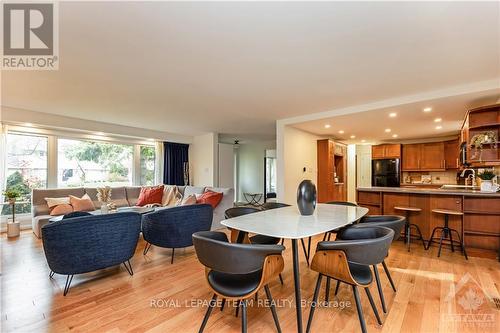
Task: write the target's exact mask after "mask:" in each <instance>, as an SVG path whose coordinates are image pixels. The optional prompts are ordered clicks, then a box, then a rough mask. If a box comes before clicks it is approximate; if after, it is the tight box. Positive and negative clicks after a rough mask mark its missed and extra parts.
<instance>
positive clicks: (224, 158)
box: [218, 143, 235, 188]
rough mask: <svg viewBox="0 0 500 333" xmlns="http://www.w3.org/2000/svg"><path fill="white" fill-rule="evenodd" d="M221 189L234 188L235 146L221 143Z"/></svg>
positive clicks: (219, 146)
mask: <svg viewBox="0 0 500 333" xmlns="http://www.w3.org/2000/svg"><path fill="white" fill-rule="evenodd" d="M218 148H219V156H218V158H219V170H218V172H219V187H225V188H234V178H235V176H234V171H235V170H234V169H235V167H234V145H233V144H229V143H219V145H218Z"/></svg>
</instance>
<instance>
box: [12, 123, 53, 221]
mask: <svg viewBox="0 0 500 333" xmlns="http://www.w3.org/2000/svg"><path fill="white" fill-rule="evenodd" d="M6 177H7V179H6V188H8V189H11V190H12V189H13V190H16V191H17V192H19V193H20V195H21V196H20V198H18V199H17V202H16V213H18V214H22V213H30V212H31V190H32V189H33V188H41V187H46V186H47V137H44V136H34V135H22V134H13V133H10V134H8V135H7V175H6ZM10 214H12V211H11V206H10V205H3V208H2V215H10Z"/></svg>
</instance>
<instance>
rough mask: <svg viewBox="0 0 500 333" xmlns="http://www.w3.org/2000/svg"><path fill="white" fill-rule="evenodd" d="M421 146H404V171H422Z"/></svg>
mask: <svg viewBox="0 0 500 333" xmlns="http://www.w3.org/2000/svg"><path fill="white" fill-rule="evenodd" d="M421 149H422V145H421V144H411V145H403V162H402V170H403V171H418V170H420V155H421Z"/></svg>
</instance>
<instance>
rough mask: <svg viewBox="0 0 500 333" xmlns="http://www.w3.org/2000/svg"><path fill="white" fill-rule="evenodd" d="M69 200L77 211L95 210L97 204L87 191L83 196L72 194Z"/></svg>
mask: <svg viewBox="0 0 500 333" xmlns="http://www.w3.org/2000/svg"><path fill="white" fill-rule="evenodd" d="M69 201H70V203H71V206H73V210H74V211H76V212H90V211H93V210H95V206H94V204H93V203H92V200H91V199H90V197H89V195H88V194H87V193H85V194H84V195H83V196H82V197H81V198H78V197H75V196H74V195H70V196H69ZM63 215H64V214H63Z"/></svg>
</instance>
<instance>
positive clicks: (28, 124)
mask: <svg viewBox="0 0 500 333" xmlns="http://www.w3.org/2000/svg"><path fill="white" fill-rule="evenodd" d="M24 126H27V127H33V124H32V123H24Z"/></svg>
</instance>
